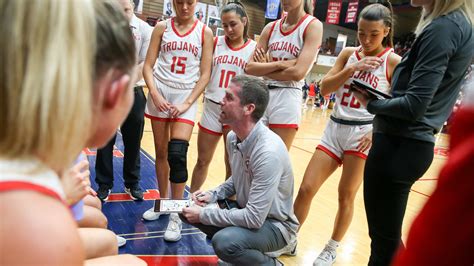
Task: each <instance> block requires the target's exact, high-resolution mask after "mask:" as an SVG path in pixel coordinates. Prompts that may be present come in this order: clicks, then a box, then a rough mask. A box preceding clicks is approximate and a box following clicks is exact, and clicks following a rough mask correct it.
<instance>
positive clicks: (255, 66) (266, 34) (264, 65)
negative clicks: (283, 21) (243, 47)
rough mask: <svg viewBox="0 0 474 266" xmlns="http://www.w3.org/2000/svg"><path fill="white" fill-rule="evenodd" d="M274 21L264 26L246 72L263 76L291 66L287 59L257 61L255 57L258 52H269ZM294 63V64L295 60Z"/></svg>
mask: <svg viewBox="0 0 474 266" xmlns="http://www.w3.org/2000/svg"><path fill="white" fill-rule="evenodd" d="M274 23H275V22H274ZM274 23H268V24H267V25H266V26H265V28H263V30H262V34H261V35H260V39H259V40H258V43H257V46H256V47H255V51H254V53H253V54H252V56H251V57H250V60H249V63H248V64H247V66H246V67H245V73H247V74H249V75H253V76H258V77H261V76H265V75H268V74H270V73H272V72H275V71H278V70H282V69H285V68H287V67H288V66H289V62H285V61H272V62H257V61H256V60H255V58H254V57H255V55H256V53H263V54H266V53H267V50H268V40H269V38H270V33H271V31H272V29H273V25H274ZM292 64H294V62H293V63H292Z"/></svg>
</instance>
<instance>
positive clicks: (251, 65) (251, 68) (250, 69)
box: [245, 62, 257, 76]
mask: <svg viewBox="0 0 474 266" xmlns="http://www.w3.org/2000/svg"><path fill="white" fill-rule="evenodd" d="M245 74H248V75H254V76H255V75H257V73H256V72H255V63H254V62H251V63H248V64H247V66H246V67H245Z"/></svg>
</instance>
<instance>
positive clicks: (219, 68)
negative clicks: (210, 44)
mask: <svg viewBox="0 0 474 266" xmlns="http://www.w3.org/2000/svg"><path fill="white" fill-rule="evenodd" d="M221 21H222V27H223V28H224V34H225V36H219V37H216V39H215V40H214V55H213V60H212V64H213V66H212V74H211V80H210V82H209V84H208V85H207V88H206V91H205V92H204V110H203V114H202V116H201V122H200V123H199V124H198V125H199V133H198V159H197V162H196V165H195V166H194V171H193V178H192V181H191V192H194V191H196V190H198V189H200V188H201V186H202V184H203V183H204V181H205V180H206V177H207V171H208V169H209V164H210V163H211V160H212V156H213V155H214V151H215V150H216V147H217V143H218V142H219V139H220V137H221V136H222V135H224V142H225V140H226V137H227V133H229V131H230V129H229V127H228V126H225V125H223V124H222V123H220V122H219V115H220V113H221V108H220V104H219V102H220V101H221V100H222V98H224V95H225V89H227V87H228V86H229V82H230V81H231V80H232V78H233V77H234V76H236V75H240V74H243V73H244V70H245V66H246V65H247V62H248V61H249V59H250V57H251V56H252V54H253V52H254V50H255V45H256V42H255V41H253V40H251V39H249V38H248V35H247V34H248V28H249V19H248V16H247V12H246V10H245V8H244V6H243V5H242V4H240V3H238V2H235V3H231V4H228V5H226V6H224V7H223V8H222V11H221ZM225 164H226V178H227V177H229V176H230V167H229V163H228V159H227V152H225Z"/></svg>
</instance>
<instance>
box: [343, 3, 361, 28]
mask: <svg viewBox="0 0 474 266" xmlns="http://www.w3.org/2000/svg"><path fill="white" fill-rule="evenodd" d="M358 8H359V1H358V0H351V1H350V2H349V5H348V7H347V14H346V23H355V22H356V20H357V10H358Z"/></svg>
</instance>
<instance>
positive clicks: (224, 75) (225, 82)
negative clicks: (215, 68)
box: [219, 69, 237, 89]
mask: <svg viewBox="0 0 474 266" xmlns="http://www.w3.org/2000/svg"><path fill="white" fill-rule="evenodd" d="M236 74H237V73H235V72H234V71H230V70H229V71H226V70H225V69H222V70H221V78H220V79H219V88H224V89H225V88H228V87H229V82H230V81H231V80H232V78H233V77H235V75H236Z"/></svg>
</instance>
